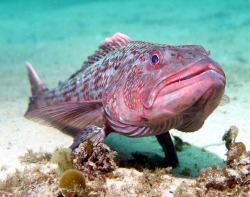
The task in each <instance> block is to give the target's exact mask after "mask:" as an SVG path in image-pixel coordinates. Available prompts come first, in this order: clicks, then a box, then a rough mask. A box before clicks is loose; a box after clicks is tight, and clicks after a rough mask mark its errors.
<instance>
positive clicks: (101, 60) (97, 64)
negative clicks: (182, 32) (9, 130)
mask: <svg viewBox="0 0 250 197" xmlns="http://www.w3.org/2000/svg"><path fill="white" fill-rule="evenodd" d="M209 54H210V52H207V51H206V50H205V49H204V48H203V47H201V46H199V45H182V46H170V45H165V44H155V43H150V42H144V41H132V40H131V39H130V38H129V37H128V36H126V35H124V34H121V33H116V34H115V35H113V36H112V37H110V38H107V39H106V40H104V41H103V42H102V43H101V44H100V46H99V48H98V50H97V51H96V52H95V53H94V54H93V55H91V56H89V57H88V60H87V61H85V62H84V65H83V66H82V68H80V69H79V70H78V71H76V72H75V73H74V74H73V75H71V76H70V78H69V79H68V80H67V81H65V82H63V83H60V85H59V86H58V87H57V88H55V89H52V90H49V89H48V88H47V87H46V86H45V85H44V84H43V83H42V81H41V80H40V78H39V77H38V75H37V74H36V72H35V70H34V69H33V67H32V66H31V64H30V63H26V66H27V69H28V74H29V79H30V83H31V91H32V97H31V98H30V103H29V108H28V110H27V112H26V113H25V117H26V118H28V119H31V120H33V121H36V122H39V123H42V124H46V125H48V126H52V127H55V128H57V129H59V130H61V131H62V132H64V133H66V134H69V135H71V136H73V137H74V142H73V144H72V145H71V148H72V149H74V148H76V147H78V146H79V144H80V143H81V142H84V141H85V140H87V139H88V138H89V137H90V136H92V138H91V139H92V140H93V141H96V142H103V141H104V140H105V138H106V137H107V135H108V134H109V133H111V132H116V133H120V134H122V135H125V136H128V137H145V136H156V138H157V140H158V142H159V143H160V145H161V146H162V148H163V151H164V153H165V156H166V160H167V165H171V166H176V165H177V164H178V157H177V154H176V151H175V148H174V145H173V142H172V140H171V137H170V133H169V130H170V129H173V128H175V129H178V130H179V131H182V132H194V131H197V130H199V129H200V128H201V127H202V125H203V124H204V122H205V120H206V119H207V117H208V116H209V115H210V114H211V113H212V112H213V111H214V110H215V108H216V107H217V106H218V105H219V103H220V102H221V100H223V98H226V97H223V94H224V89H225V82H226V79H225V74H224V72H223V70H222V68H221V67H220V66H219V64H218V63H217V62H215V61H214V60H213V59H211V58H210V57H208V56H209Z"/></svg>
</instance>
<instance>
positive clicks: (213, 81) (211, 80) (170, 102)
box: [143, 57, 226, 121]
mask: <svg viewBox="0 0 250 197" xmlns="http://www.w3.org/2000/svg"><path fill="white" fill-rule="evenodd" d="M225 82H226V79H225V74H224V72H223V70H222V69H221V67H220V66H219V64H218V63H217V62H215V61H213V60H212V59H211V58H209V57H204V58H202V59H199V60H198V61H196V62H194V63H192V64H190V65H188V66H186V67H185V68H184V69H182V70H180V71H178V72H177V73H175V74H173V75H171V76H168V77H167V78H164V79H162V80H161V81H160V82H159V83H157V84H156V86H155V87H154V89H153V91H151V92H150V93H149V94H148V97H147V99H144V100H143V105H144V107H145V109H146V110H151V111H152V113H150V114H154V115H153V116H154V117H152V116H151V117H148V118H149V119H151V120H154V121H162V119H168V118H171V117H173V116H175V115H176V114H178V113H180V112H181V111H184V110H186V109H188V108H190V107H191V106H193V105H194V104H195V103H196V104H199V105H204V103H206V102H208V101H209V106H210V107H209V109H206V114H204V118H205V117H207V116H208V115H209V114H210V113H212V111H213V110H214V109H215V108H216V107H217V106H218V104H219V103H220V100H221V98H222V96H223V94H224V89H225ZM144 94H145V93H144ZM144 98H145V97H144ZM198 101H199V102H198ZM204 111H205V110H204Z"/></svg>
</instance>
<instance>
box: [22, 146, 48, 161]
mask: <svg viewBox="0 0 250 197" xmlns="http://www.w3.org/2000/svg"><path fill="white" fill-rule="evenodd" d="M50 159H51V154H49V153H46V152H42V151H41V150H40V151H39V152H34V151H33V150H32V149H27V153H25V155H23V156H20V157H19V160H20V161H21V162H22V163H27V164H29V163H47V162H48V161H49V160H50Z"/></svg>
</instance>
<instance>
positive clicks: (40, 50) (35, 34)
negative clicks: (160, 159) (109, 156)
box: [0, 0, 250, 175]
mask: <svg viewBox="0 0 250 197" xmlns="http://www.w3.org/2000/svg"><path fill="white" fill-rule="evenodd" d="M249 10H250V1H247V0H238V1H235V0H223V1H222V0H221V1H217V0H204V1H195V0H193V1H182V0H175V1H174V0H168V1H146V0H137V1H132V0H131V1H128V0H127V1H122V0H120V1H115V0H114V1H112V0H106V1H101V0H100V1H97V0H96V1H94V0H92V1H90V0H89V1H84V0H81V1H80V0H79V1H77V0H74V1H66V0H44V1H35V0H34V1H31V0H29V1H28V0H23V1H21V0H19V1H18V0H16V1H14V0H9V1H7V0H2V1H0V100H1V102H0V140H1V141H0V142H1V146H2V147H1V149H2V150H3V151H2V152H1V153H0V154H1V155H0V156H1V158H6V161H1V162H2V163H0V165H7V166H8V165H9V168H10V169H11V167H13V166H12V165H10V164H8V163H9V162H8V161H9V158H10V156H9V155H11V154H14V156H11V158H10V159H13V158H14V159H15V161H17V162H18V159H17V156H18V155H20V154H23V153H24V152H25V151H26V149H27V148H32V149H35V150H37V149H39V148H40V147H42V148H43V149H44V150H47V151H51V152H52V151H53V150H54V149H55V147H57V146H63V147H67V146H69V145H70V143H71V141H72V139H71V138H70V137H68V136H65V135H64V134H61V133H60V132H57V131H55V130H53V129H50V128H47V127H42V126H40V125H37V124H35V123H31V122H30V121H28V120H26V119H24V118H23V114H24V112H25V110H26V108H27V105H28V97H29V96H30V86H29V83H28V78H27V74H26V69H25V61H29V62H31V63H32V64H33V66H34V67H35V69H36V71H37V72H38V74H39V76H40V78H41V79H42V80H43V81H44V82H45V84H46V85H47V86H48V87H50V88H53V87H55V86H56V85H57V83H58V81H59V80H65V79H67V78H68V77H69V76H70V75H71V74H73V73H74V72H75V71H76V70H78V69H79V68H80V67H81V65H82V62H83V61H85V60H86V59H87V57H88V56H89V55H92V54H93V52H94V51H95V50H96V49H97V47H98V45H99V43H100V42H101V41H102V40H104V39H105V38H106V37H110V36H112V35H113V34H114V33H116V32H121V33H124V34H126V35H128V36H129V37H130V38H131V39H132V40H143V41H150V42H156V43H163V44H170V45H189V44H197V45H202V46H204V48H205V49H206V50H210V51H211V57H212V58H214V59H215V60H216V61H217V62H219V63H220V65H221V66H222V67H223V69H224V71H225V73H226V76H227V88H226V94H227V95H228V96H229V97H230V98H231V101H230V103H229V104H228V105H227V106H225V107H221V108H218V110H217V111H216V112H215V113H214V114H212V115H211V117H210V118H209V120H208V121H207V122H206V123H205V125H204V127H203V128H202V129H201V130H200V131H198V132H197V133H196V134H179V133H176V135H181V137H182V138H183V139H184V140H186V141H189V142H190V143H191V144H193V149H192V148H187V150H186V151H187V152H185V153H179V156H182V155H183V157H182V158H184V159H182V158H180V162H181V165H182V167H183V168H184V167H187V166H192V165H193V164H194V163H192V162H193V159H187V158H186V157H185V155H189V157H190V158H193V157H192V155H194V154H196V155H195V160H197V158H196V157H197V154H198V161H200V162H199V163H202V161H203V160H204V157H205V156H203V155H202V151H198V153H197V152H195V149H196V147H204V146H210V145H211V147H212V148H211V149H209V150H208V152H209V151H212V149H215V154H218V155H219V156H216V155H215V156H213V157H212V156H211V157H212V158H213V160H211V161H212V162H214V161H215V162H219V163H222V159H221V158H220V157H221V156H223V154H224V151H225V150H224V148H222V147H224V145H223V144H221V143H222V142H221V136H222V135H223V133H224V131H225V130H227V129H228V128H229V127H230V126H231V125H236V126H237V127H239V129H240V134H239V140H241V141H243V142H244V143H245V144H249V142H250V133H249V132H250V113H249V111H250V91H249V87H250V80H249V77H250V55H249V51H250V46H249V43H250V33H249V32H250V15H249ZM112 140H113V141H115V143H112ZM107 143H109V145H110V146H111V147H112V148H114V149H117V150H120V152H121V154H124V155H129V154H130V151H142V152H147V151H151V152H156V153H159V154H162V152H161V150H160V148H159V146H157V145H154V144H157V143H156V140H155V139H154V138H145V139H143V140H140V139H133V140H131V141H130V140H127V139H126V138H122V137H117V138H116V137H114V139H113V138H112V137H111V138H110V139H108V141H107ZM128 143H129V144H130V146H129V148H128V145H127V144H128ZM214 144H219V147H218V151H216V148H213V146H214ZM249 148H250V147H249V145H248V149H249ZM192 151H193V152H195V153H192ZM208 154H210V152H209V153H208ZM211 154H212V153H211ZM212 162H208V163H205V164H204V162H203V164H200V168H201V167H207V166H210V165H212ZM6 163H7V164H6ZM190 163H191V164H190ZM14 167H15V166H14ZM197 173H198V172H194V174H195V175H197Z"/></svg>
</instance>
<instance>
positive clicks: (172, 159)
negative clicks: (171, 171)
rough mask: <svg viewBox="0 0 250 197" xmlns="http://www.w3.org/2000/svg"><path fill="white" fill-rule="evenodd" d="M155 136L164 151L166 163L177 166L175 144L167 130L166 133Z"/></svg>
mask: <svg viewBox="0 0 250 197" xmlns="http://www.w3.org/2000/svg"><path fill="white" fill-rule="evenodd" d="M156 138H157V140H158V142H159V144H160V145H161V147H162V149H163V151H164V153H165V156H166V159H167V164H168V165H169V166H172V167H176V166H178V163H179V161H178V157H177V154H176V150H175V146H174V144H173V142H172V139H171V136H170V134H169V131H168V132H166V133H162V134H160V135H157V136H156Z"/></svg>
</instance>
